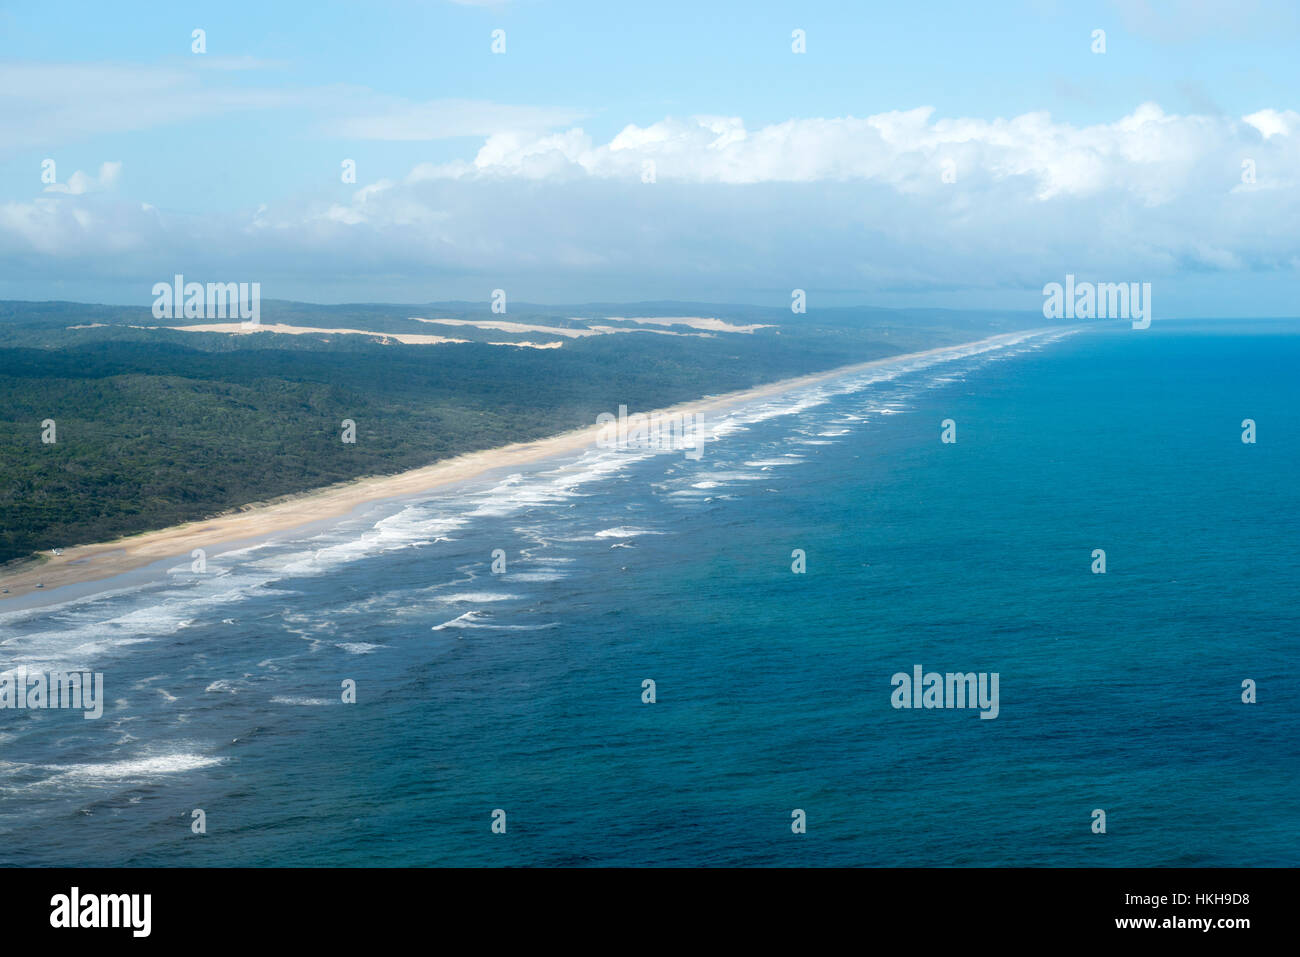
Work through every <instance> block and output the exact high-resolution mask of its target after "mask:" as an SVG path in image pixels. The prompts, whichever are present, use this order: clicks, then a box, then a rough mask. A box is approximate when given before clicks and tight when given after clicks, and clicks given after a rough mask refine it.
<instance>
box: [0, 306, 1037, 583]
mask: <svg viewBox="0 0 1300 957" xmlns="http://www.w3.org/2000/svg"><path fill="white" fill-rule="evenodd" d="M1027 331H1029V330H1026V332H1027ZM1024 335H1025V332H1014V333H1006V334H1003V335H997V336H990V337H987V338H985V339H979V340H974V341H972V342H969V343H959V344H954V345H948V346H941V347H938V348H934V349H926V350H923V351H921V352H912V353H906V354H900V355H894V356H888V357H886V358H883V359H875V360H872V361H870V362H862V363H857V364H854V365H849V366H841V367H839V368H836V369H829V370H827V371H825V372H818V373H813V374H811V375H806V376H800V377H797V378H793V379H783V380H780V381H777V382H771V383H768V384H767V385H762V386H757V387H755V388H752V389H745V390H742V391H739V392H730V393H726V394H723V395H713V396H704V397H702V398H699V399H693V400H691V401H689V402H683V403H679V404H678V405H675V406H673V407H671V408H668V409H660V410H653V411H657V412H658V413H659V414H661V415H671V414H673V413H686V412H692V413H703V414H707V413H709V412H716V411H718V410H720V409H723V408H726V407H729V406H732V405H735V404H738V403H741V402H747V401H750V400H753V399H761V398H765V397H768V396H772V395H778V394H780V393H782V392H786V391H789V390H791V389H797V388H800V387H802V386H808V385H814V384H816V383H819V382H823V381H825V380H827V379H832V378H835V377H837V376H841V375H845V374H849V373H853V372H857V371H860V370H865V369H870V368H873V367H878V366H881V365H885V364H888V363H891V362H897V361H900V360H904V359H911V358H917V357H920V356H927V355H933V354H935V353H941V352H946V351H949V350H952V349H961V348H966V347H969V346H973V345H984V344H987V345H991V344H994V343H998V342H1001V341H1005V340H1009V339H1015V338H1020V337H1022V336H1024ZM633 411H644V412H646V413H647V414H653V412H652V410H633ZM598 432H599V427H598V426H597V425H595V424H594V423H593V424H592V425H591V426H589V427H585V428H582V429H575V430H573V431H570V432H564V433H561V434H559V435H554V436H551V437H549V438H545V439H540V440H538V441H535V442H517V443H513V444H511V445H504V446H500V447H498V448H493V449H485V450H483V451H479V452H471V453H467V454H465V455H458V456H455V457H453V458H449V459H444V460H442V461H440V462H436V463H434V464H433V465H427V466H424V467H422V468H417V469H411V470H409V471H406V472H401V473H398V474H396V475H385V476H374V477H368V478H359V479H355V480H352V481H349V482H343V483H340V484H337V485H331V486H328V487H326V488H320V489H314V490H312V491H308V492H303V493H300V494H297V495H293V496H289V497H286V498H283V499H280V500H277V501H274V502H268V503H255V504H251V505H247V506H244V507H243V508H240V509H237V510H233V511H230V512H226V513H223V514H221V515H217V516H214V517H212V518H209V519H206V520H203V521H197V522H189V523H187V524H184V525H176V526H173V527H171V528H164V529H159V530H157V531H150V532H142V533H140V534H137V535H131V536H128V537H126V538H119V539H116V540H114V541H111V542H100V543H97V544H92V545H76V546H71V547H68V548H64V549H63V551H62V554H60V555H53V554H52V553H50V552H44V553H42V554H43V555H45V556H46V557H47V558H48V560H47V561H45V562H41V563H30V564H26V565H23V566H19V567H18V568H15V569H11V570H10V571H9V572H7V573H4V574H0V586H3V587H4V588H7V589H8V594H4V595H0V599H5V598H16V597H19V596H21V595H25V594H28V593H30V592H32V591H34V590H35V589H36V586H37V584H38V583H40V584H42V585H44V591H45V592H46V593H47V594H48V593H49V592H50V591H51V590H52V589H56V588H59V587H61V586H65V585H73V584H81V583H85V582H92V581H98V580H101V579H106V578H111V577H113V576H115V575H120V574H123V573H125V572H129V571H134V570H136V569H139V568H143V567H145V566H147V565H150V564H152V563H154V562H157V561H160V560H162V559H167V558H176V559H178V560H179V559H182V558H185V557H188V556H189V554H190V552H191V551H192V550H193V549H196V548H202V549H204V550H205V551H208V552H211V551H213V550H214V549H218V548H220V547H221V546H223V545H227V544H229V543H231V542H241V541H246V540H250V539H257V538H262V537H265V536H268V535H272V534H275V533H278V532H284V531H288V530H291V529H294V528H298V527H301V526H305V525H310V524H312V523H315V522H320V521H321V520H324V519H331V518H340V517H342V516H345V515H347V514H349V513H350V512H352V511H353V510H354V509H356V508H357V507H358V506H360V505H364V504H366V503H370V502H376V501H381V500H383V499H389V498H398V497H402V496H406V495H413V494H417V493H420V492H424V491H428V490H431V489H435V488H438V487H440V486H443V485H447V484H450V483H453V482H460V481H464V480H466V479H472V478H475V477H477V476H479V475H482V474H484V473H486V472H488V471H491V470H493V469H498V468H503V467H504V468H509V467H516V466H523V465H527V464H530V463H533V462H536V461H539V460H541V459H545V458H549V457H551V456H557V455H564V454H569V453H576V452H580V451H582V450H583V449H586V448H588V447H591V446H593V445H594V444H595V442H596V438H597V433H598Z"/></svg>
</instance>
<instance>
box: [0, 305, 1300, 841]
mask: <svg viewBox="0 0 1300 957" xmlns="http://www.w3.org/2000/svg"><path fill="white" fill-rule="evenodd" d="M1297 333H1300V323H1294V322H1247V323H1231V324H1228V323H1215V322H1194V323H1193V322H1188V323H1157V324H1155V325H1153V326H1152V327H1151V328H1150V329H1148V330H1145V331H1133V330H1128V329H1122V328H1106V329H1101V328H1098V329H1092V330H1089V331H1087V332H1083V333H1079V334H1070V335H1066V334H1063V332H1062V331H1054V332H1052V333H1050V334H1047V335H1042V336H1035V337H1030V338H1027V339H1026V340H1024V341H1023V342H1020V343H1018V344H1015V345H1013V346H1010V347H1007V348H1002V349H997V350H993V351H986V352H980V353H977V354H965V353H963V352H962V351H961V350H957V351H956V352H954V353H953V354H950V355H948V356H944V357H942V359H943V361H938V360H933V361H932V360H927V361H925V362H921V363H917V362H913V363H910V364H904V365H903V366H902V367H899V368H889V369H886V370H884V371H880V372H877V373H874V374H871V375H865V374H860V375H858V376H854V377H846V378H844V379H842V380H840V381H837V382H836V383H833V384H832V385H830V386H823V387H819V388H815V389H806V390H803V391H801V392H798V393H793V394H790V395H786V396H781V397H778V398H775V399H772V400H769V401H765V402H761V403H755V404H752V405H750V406H747V407H743V408H738V409H737V410H735V411H734V413H733V414H732V415H731V416H730V417H728V418H727V419H725V420H722V419H721V417H719V421H717V422H716V427H717V428H716V431H717V435H716V438H715V440H714V441H711V442H709V443H708V445H707V447H706V448H705V451H704V454H703V457H702V458H701V459H700V460H699V461H691V460H689V459H688V458H686V457H685V456H683V455H682V454H681V453H680V452H658V453H655V452H650V451H640V452H637V451H628V450H592V451H591V452H588V453H587V454H585V455H584V456H582V457H581V458H580V459H577V460H570V461H556V462H549V463H545V464H544V465H542V466H539V467H538V468H536V469H533V470H531V471H528V472H522V473H520V474H518V475H514V476H508V475H500V476H493V477H492V478H491V479H490V480H489V481H486V482H483V483H479V484H478V485H473V486H469V487H466V488H461V489H456V490H451V491H446V492H443V493H440V494H438V495H429V496H426V497H424V498H422V499H418V500H413V501H409V502H404V503H390V504H388V505H385V506H382V507H377V508H374V509H371V510H368V511H366V512H365V513H363V514H359V515H357V516H355V517H354V518H352V519H351V520H349V521H347V522H344V523H341V524H339V525H337V526H334V527H331V528H329V529H326V530H324V531H320V530H317V531H314V532H312V533H311V537H310V538H303V537H301V536H300V537H299V538H298V539H294V538H292V537H291V538H286V539H282V540H278V541H275V542H272V543H269V544H265V545H261V546H258V547H255V548H244V549H241V550H239V551H236V552H230V553H226V554H224V555H219V556H212V557H211V558H210V566H211V567H210V569H209V571H208V572H207V573H206V574H204V575H196V574H194V573H193V572H191V571H190V567H189V562H188V560H186V561H185V562H183V563H182V562H181V561H180V560H179V559H178V560H177V562H176V563H175V567H174V568H172V569H170V570H169V571H168V572H166V573H165V574H163V575H162V576H161V577H160V579H159V580H157V581H154V582H151V583H145V584H141V583H138V582H132V583H129V584H126V583H119V584H120V587H118V588H117V589H116V590H115V591H113V592H111V593H109V594H104V595H101V596H98V597H96V598H93V599H89V600H81V601H76V602H72V603H66V604H63V605H56V606H52V607H49V608H45V609H41V610H36V611H32V610H25V611H24V610H9V611H5V610H4V606H3V605H0V626H2V627H3V632H2V633H0V641H2V642H3V644H2V645H0V652H3V656H4V657H3V663H4V665H5V667H17V666H19V665H25V666H27V667H28V668H32V669H35V668H41V667H44V668H52V667H56V666H63V667H72V666H81V667H87V668H92V669H94V670H100V671H103V672H104V675H105V684H106V686H107V689H108V691H107V697H108V699H109V701H110V703H109V705H108V706H107V707H106V710H105V714H104V717H103V718H102V719H101V720H99V721H83V720H82V718H81V717H80V716H79V715H78V714H75V713H70V712H54V711H46V712H39V713H36V712H25V713H17V712H14V711H6V712H0V747H2V748H3V750H0V757H2V759H3V760H2V762H0V833H3V834H4V835H5V836H6V837H7V838H8V839H6V840H4V841H3V842H0V847H2V848H3V850H0V861H3V862H4V863H9V864H12V863H40V864H55V863H58V864H104V865H113V864H196V865H197V864H212V865H218V864H219V865H230V864H249V865H258V864H309V865H331V866H333V865H359V864H393V865H437V864H462V865H590V864H601V865H641V864H647V865H931V866H946V865H959V866H960V865H1107V866H1150V865H1183V866H1206V865H1210V866H1213V865H1256V864H1284V865H1295V864H1297V863H1300V850H1298V847H1300V841H1298V838H1300V787H1297V785H1298V784H1300V781H1298V780H1297V777H1298V771H1300V733H1298V732H1300V709H1298V708H1297V701H1300V681H1298V680H1297V677H1296V663H1297V661H1298V660H1300V638H1298V637H1297V635H1298V634H1300V614H1298V612H1297V604H1296V586H1297V583H1298V581H1300V556H1298V555H1297V543H1300V518H1297V515H1298V514H1300V510H1298V509H1297V505H1300V492H1298V491H1297V482H1296V476H1297V463H1300V411H1298V403H1297V399H1298V398H1300V395H1298V393H1300V376H1297V369H1300V335H1298V334H1297ZM618 404H619V400H618V397H617V396H611V397H610V403H609V409H608V410H595V411H614V410H616V409H617V407H618ZM949 418H951V419H953V420H955V422H956V430H957V441H956V443H955V444H944V443H942V442H941V441H940V431H941V430H940V423H941V421H942V420H944V419H949ZM1245 418H1252V419H1254V420H1255V421H1256V422H1257V428H1258V441H1257V442H1256V443H1255V444H1253V445H1248V444H1243V443H1242V441H1241V432H1242V429H1241V422H1242V420H1243V419H1245ZM498 548H499V549H502V550H504V552H505V554H506V558H507V568H506V572H505V573H504V574H499V575H498V574H493V573H492V572H491V570H490V562H491V553H492V551H493V550H494V549H498ZM1097 548H1101V549H1104V550H1105V552H1106V563H1107V570H1106V573H1105V574H1093V573H1092V571H1091V566H1092V564H1093V558H1092V552H1093V549H1097ZM794 549H802V550H804V552H805V553H806V562H807V565H806V572H805V573H803V574H795V573H793V572H792V571H791V563H792V557H791V553H792V551H793V550H794ZM917 664H920V665H922V666H923V667H924V669H925V671H931V670H933V671H937V672H941V673H943V672H985V673H994V672H996V673H997V674H998V675H999V707H998V715H997V717H996V719H992V720H987V719H985V720H981V719H980V717H979V713H980V712H979V711H978V710H976V709H964V710H963V709H919V708H918V709H908V710H903V709H896V708H894V707H893V706H892V705H891V694H892V692H893V687H892V685H891V677H892V676H893V675H894V674H895V673H898V672H904V673H908V674H910V673H911V671H912V668H913V666H914V665H917ZM344 679H352V680H354V681H355V682H356V685H357V703H355V704H343V703H342V702H341V701H340V683H341V682H342V681H343V680H344ZM645 679H652V680H653V681H654V682H655V683H656V688H655V690H656V701H655V702H654V703H653V704H646V703H643V701H642V682H643V681H644V680H645ZM1245 679H1251V680H1253V681H1255V682H1256V683H1257V687H1258V692H1257V693H1258V703H1256V704H1243V703H1242V700H1241V694H1242V681H1243V680H1245ZM195 808H202V809H203V810H204V811H205V813H206V816H207V833H206V834H203V835H195V834H193V833H191V830H190V822H191V812H192V810H193V809H195ZM498 808H499V809H503V810H504V811H505V812H506V821H507V828H506V833H505V834H494V833H492V831H491V823H492V812H493V810H494V809H498ZM1097 808H1100V809H1104V810H1105V812H1106V815H1107V832H1106V833H1105V834H1094V833H1093V832H1092V830H1091V824H1092V816H1091V815H1092V812H1093V810H1094V809H1097ZM794 809H802V810H803V811H804V812H805V813H806V818H807V833H805V834H794V833H792V830H791V812H792V811H793V810H794ZM19 836H21V840H20V841H18V840H15V839H14V838H16V837H19Z"/></svg>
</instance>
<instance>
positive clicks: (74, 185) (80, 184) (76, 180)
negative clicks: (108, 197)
mask: <svg viewBox="0 0 1300 957" xmlns="http://www.w3.org/2000/svg"><path fill="white" fill-rule="evenodd" d="M121 175H122V164H121V163H116V162H110V163H103V164H101V165H100V167H99V175H98V176H93V177H92V176H87V175H86V174H85V173H83V172H82V171H81V170H77V171H76V172H75V173H73V174H72V175H71V176H69V177H68V181H67V182H66V183H50V184H49V185H48V186H46V187H45V192H47V193H67V194H69V195H72V196H80V195H81V194H82V193H89V192H95V191H98V190H101V189H111V188H112V187H113V186H114V185H115V184H116V183H117V180H118V177H119V176H121Z"/></svg>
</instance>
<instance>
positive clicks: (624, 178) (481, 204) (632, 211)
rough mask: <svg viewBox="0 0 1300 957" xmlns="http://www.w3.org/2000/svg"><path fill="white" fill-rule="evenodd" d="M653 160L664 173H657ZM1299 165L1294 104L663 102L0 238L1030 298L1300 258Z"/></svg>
mask: <svg viewBox="0 0 1300 957" xmlns="http://www.w3.org/2000/svg"><path fill="white" fill-rule="evenodd" d="M1245 158H1250V159H1252V160H1253V161H1254V162H1255V166H1256V170H1257V182H1256V183H1255V184H1252V185H1251V186H1250V188H1249V189H1241V188H1239V187H1240V186H1241V175H1242V162H1243V159H1245ZM646 159H653V160H654V161H655V164H656V170H657V182H654V183H645V182H642V179H641V173H642V169H643V167H642V163H643V161H644V160H646ZM945 161H951V162H952V164H953V167H952V168H955V170H956V175H957V179H956V182H955V183H949V182H944V180H943V175H942V174H943V172H944V169H945V166H944V163H945ZM1298 175H1300V123H1297V117H1296V114H1294V113H1292V112H1290V111H1278V110H1275V109H1265V110H1260V111H1258V112H1255V113H1252V114H1251V115H1250V116H1248V117H1245V118H1242V119H1240V120H1235V119H1232V118H1223V117H1208V116H1195V115H1173V114H1168V113H1166V112H1164V111H1163V110H1162V109H1161V108H1160V107H1158V106H1156V105H1154V104H1147V105H1143V106H1140V107H1139V108H1137V109H1135V110H1134V111H1133V112H1132V113H1130V114H1129V115H1127V116H1122V117H1118V118H1116V119H1114V120H1113V121H1111V122H1109V123H1101V124H1094V125H1090V126H1077V125H1072V124H1069V123H1063V122H1059V121H1056V120H1053V119H1052V118H1051V117H1050V116H1049V115H1047V114H1045V113H1029V114H1025V115H1023V116H1018V117H1014V118H1011V119H982V118H944V117H939V116H936V114H935V111H934V110H932V109H929V108H920V109H913V110H903V111H893V112H888V113H882V114H878V115H874V116H869V117H865V118H856V117H838V118H828V119H792V120H788V121H786V122H783V123H776V124H771V125H768V126H761V127H757V128H753V129H750V128H748V127H746V126H745V124H744V123H743V122H742V121H741V120H740V119H738V118H733V117H716V116H711V117H700V118H695V119H685V120H682V119H674V118H667V119H664V120H661V121H659V122H657V123H652V124H650V125H648V126H644V127H642V126H636V125H631V126H627V127H626V128H624V129H623V130H622V131H620V132H618V133H617V134H616V135H613V136H611V137H610V138H609V139H608V141H606V142H597V141H596V140H595V139H594V138H593V137H592V136H591V135H590V134H588V133H587V132H585V131H584V130H582V129H580V128H570V129H567V130H564V131H560V132H548V131H537V130H518V131H505V130H503V131H497V132H493V133H491V134H490V135H488V136H486V137H485V139H484V141H483V142H482V145H481V147H480V148H479V149H478V151H477V153H476V155H475V156H474V157H473V158H472V159H467V160H461V161H457V162H453V163H441V164H430V163H426V164H419V165H417V166H415V167H414V168H413V169H411V170H410V172H409V174H408V175H406V176H405V177H387V178H383V179H378V180H376V181H374V182H372V183H370V184H368V185H364V184H363V185H361V186H359V188H357V189H355V190H354V192H353V193H352V195H351V196H350V197H349V198H348V199H347V200H346V201H337V200H334V199H332V198H330V196H329V194H328V193H325V194H322V195H320V196H318V197H317V198H312V197H311V196H307V197H305V198H303V199H299V200H296V201H293V202H284V201H281V202H270V203H268V204H267V205H266V206H265V207H263V208H260V209H257V210H256V211H253V210H251V209H250V210H247V211H243V212H239V213H232V214H230V215H229V216H203V217H198V216H185V215H182V214H178V213H176V212H174V211H173V212H165V213H164V212H162V211H160V210H158V209H153V208H149V207H148V206H147V204H146V205H145V206H144V207H142V205H141V200H144V199H148V198H150V197H139V196H137V197H132V201H131V202H126V201H120V202H119V201H118V200H117V199H116V198H115V195H114V194H113V193H111V192H99V193H96V192H93V191H91V190H89V189H88V190H86V191H85V192H84V193H76V194H74V193H72V192H71V191H70V192H69V195H65V196H61V197H58V198H57V199H56V198H52V197H41V198H38V199H35V200H33V201H31V202H26V203H10V204H8V205H5V206H0V256H3V257H4V258H5V259H6V261H8V262H10V263H12V264H13V265H12V266H11V269H10V270H9V273H10V274H19V275H34V276H40V275H51V276H66V275H69V274H76V275H83V274H94V275H110V276H115V277H119V276H130V277H135V278H133V279H132V282H138V283H139V284H140V286H141V288H143V289H145V290H146V291H147V288H148V285H147V283H151V282H153V281H157V277H159V276H162V277H166V276H169V275H171V274H173V273H175V272H184V273H185V274H187V275H189V274H194V275H199V274H204V275H211V276H215V277H218V278H222V279H223V281H228V280H229V279H231V278H240V277H247V278H248V279H249V280H250V281H252V280H256V281H261V282H263V284H264V285H263V289H264V294H265V295H268V296H274V295H276V294H277V293H276V292H275V289H276V284H277V281H286V280H287V279H293V280H296V281H298V282H301V283H304V284H308V285H309V286H314V285H319V284H321V283H325V282H333V281H335V280H336V279H338V278H340V277H345V278H346V280H347V281H348V282H350V283H353V284H355V286H356V287H357V288H373V289H376V290H378V289H384V290H396V289H412V288H415V289H418V290H421V292H419V293H417V294H415V296H412V294H410V293H406V294H403V293H400V292H396V291H394V292H391V293H389V294H388V295H370V296H369V298H389V299H401V298H404V297H405V298H407V299H408V301H415V300H416V299H417V298H418V299H422V300H427V299H435V298H439V296H438V292H437V290H438V289H444V290H445V289H446V288H447V287H446V286H445V285H444V284H445V283H448V282H455V283H459V284H460V285H458V286H456V287H455V288H456V289H458V290H459V289H464V288H465V285H469V286H472V287H473V289H476V290H477V289H479V287H482V290H488V291H490V290H491V289H493V288H512V289H513V288H516V287H522V288H528V287H529V286H530V284H532V285H534V286H535V285H536V284H539V283H542V282H556V283H561V284H562V285H563V286H564V288H567V289H574V290H579V289H595V288H597V287H598V284H600V283H605V284H607V285H605V286H600V287H599V288H601V290H602V291H607V290H609V289H610V287H614V288H616V289H630V288H637V289H645V288H646V282H647V277H652V279H653V281H654V283H656V284H657V285H656V286H655V288H656V290H657V292H658V294H659V295H661V296H662V297H664V298H690V297H691V295H693V294H698V291H699V290H701V289H712V288H725V289H731V290H735V289H747V290H756V289H776V290H777V291H779V290H780V289H781V288H782V287H783V288H784V289H785V290H786V293H785V295H786V296H788V290H789V289H791V288H795V287H799V288H836V289H841V290H861V291H862V292H861V293H859V294H856V295H857V298H858V299H859V301H863V300H868V299H871V298H872V297H873V296H874V295H875V294H877V293H882V292H891V293H892V292H899V291H902V292H906V293H910V292H914V291H922V292H923V291H927V290H930V291H933V290H940V291H942V290H1005V289H1012V290H1031V291H1033V295H1028V294H1026V295H1027V296H1028V298H1027V299H1026V302H1027V303H1028V307H1029V308H1034V303H1035V301H1037V300H1038V299H1041V296H1040V294H1039V292H1038V290H1041V288H1042V285H1043V283H1044V282H1045V281H1048V280H1049V279H1054V280H1058V281H1059V279H1060V277H1061V276H1063V275H1064V274H1065V273H1066V272H1072V273H1074V274H1076V275H1079V276H1085V277H1087V276H1093V277H1096V278H1097V279H1099V280H1102V281H1120V280H1139V279H1141V280H1156V281H1158V280H1159V279H1160V277H1176V276H1185V275H1190V274H1216V275H1223V274H1235V275H1239V276H1242V277H1250V276H1253V275H1259V274H1264V273H1270V272H1272V273H1284V274H1288V275H1294V270H1295V265H1294V264H1295V263H1296V262H1297V261H1300V236H1298V235H1297V233H1296V231H1295V228H1294V223H1295V222H1297V221H1300V190H1297V185H1298V183H1297V176H1298ZM100 178H101V179H103V180H105V181H111V179H112V174H106V173H105V172H104V171H103V170H101V174H100ZM133 288H134V287H133ZM483 294H484V295H486V292H484V293H483ZM595 295H596V294H595V293H591V294H588V295H585V296H584V295H583V294H581V293H577V294H572V295H571V296H569V298H570V300H571V301H575V300H581V299H584V298H588V299H589V298H593V297H595ZM624 295H626V293H624ZM365 297H366V296H364V295H363V296H362V298H365ZM723 297H724V298H725V297H726V295H725V294H723ZM778 298H779V297H778Z"/></svg>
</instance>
